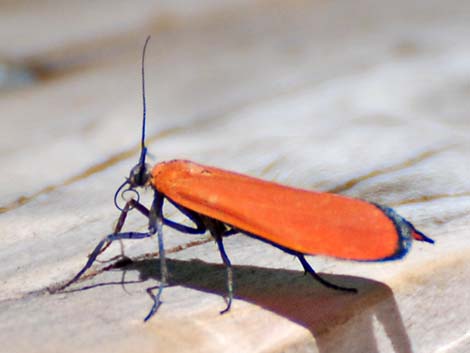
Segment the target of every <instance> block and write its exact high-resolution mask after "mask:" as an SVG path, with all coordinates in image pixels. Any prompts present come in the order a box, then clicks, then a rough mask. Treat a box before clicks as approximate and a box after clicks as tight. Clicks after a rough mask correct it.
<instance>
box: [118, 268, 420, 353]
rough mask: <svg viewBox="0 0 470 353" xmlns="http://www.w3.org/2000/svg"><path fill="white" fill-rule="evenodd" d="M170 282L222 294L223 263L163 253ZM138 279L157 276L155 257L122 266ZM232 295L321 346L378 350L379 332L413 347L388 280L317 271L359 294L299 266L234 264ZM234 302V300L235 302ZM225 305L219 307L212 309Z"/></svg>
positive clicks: (401, 351) (402, 350)
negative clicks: (308, 335) (329, 284)
mask: <svg viewBox="0 0 470 353" xmlns="http://www.w3.org/2000/svg"><path fill="white" fill-rule="evenodd" d="M167 263H168V269H169V273H170V283H169V284H170V285H180V286H185V287H188V288H192V289H197V290H200V291H204V292H208V293H216V294H219V295H221V296H225V295H226V294H227V293H226V287H225V267H224V266H223V265H218V264H210V263H205V262H202V261H199V260H192V261H179V260H172V259H167ZM124 270H137V271H139V273H140V278H141V280H147V279H154V280H159V261H158V260H143V261H138V262H134V263H132V264H130V265H128V266H125V268H124ZM233 270H234V286H235V293H234V294H235V296H234V297H235V299H240V300H244V301H248V302H251V303H253V304H256V305H258V306H261V307H263V308H265V309H267V310H270V311H272V312H274V313H276V314H278V315H281V316H283V317H285V318H287V319H289V320H291V321H293V322H295V323H297V324H300V325H302V326H304V327H305V328H307V329H308V330H310V332H311V333H312V335H313V336H314V337H315V340H316V345H317V347H318V349H319V351H320V352H334V351H348V352H352V353H353V352H361V353H362V352H371V353H375V352H379V347H378V344H377V337H376V334H377V332H382V335H385V336H386V338H387V339H388V340H389V342H390V345H391V346H392V347H393V350H394V351H395V352H397V353H410V352H412V347H411V343H410V339H409V337H408V335H407V332H406V329H405V326H404V323H403V320H402V318H401V315H400V312H399V309H398V306H397V303H396V301H395V298H394V295H393V292H392V290H391V288H390V287H388V286H387V285H385V284H383V283H380V282H377V281H373V280H369V279H365V278H361V277H353V276H341V275H328V274H321V275H322V277H324V278H325V279H327V280H328V281H331V282H333V283H336V284H339V285H342V286H346V287H355V288H357V289H358V290H359V293H358V294H351V293H344V292H340V291H335V290H331V289H328V288H325V287H324V286H322V285H321V284H319V283H318V282H317V281H315V280H313V279H312V278H311V277H310V276H304V275H303V273H302V272H301V271H290V270H283V269H269V268H261V267H255V266H233ZM234 304H235V305H236V302H235V303H234ZM222 309H224V305H223V304H222V302H221V306H220V307H214V310H216V311H220V310H222Z"/></svg>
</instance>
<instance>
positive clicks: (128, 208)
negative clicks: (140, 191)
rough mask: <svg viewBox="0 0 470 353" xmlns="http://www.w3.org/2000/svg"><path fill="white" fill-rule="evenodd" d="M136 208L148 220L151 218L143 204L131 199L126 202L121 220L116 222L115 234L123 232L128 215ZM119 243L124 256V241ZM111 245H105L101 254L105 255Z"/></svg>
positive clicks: (120, 216)
mask: <svg viewBox="0 0 470 353" xmlns="http://www.w3.org/2000/svg"><path fill="white" fill-rule="evenodd" d="M134 208H135V209H136V210H137V211H139V212H140V213H141V214H143V215H144V216H145V217H147V218H148V217H149V210H148V209H147V208H146V207H145V206H144V205H142V204H141V203H139V202H137V201H136V200H134V199H131V200H129V201H128V202H126V205H125V206H124V208H123V209H122V211H121V214H120V215H119V218H118V220H117V222H116V226H115V227H114V232H113V233H114V234H117V233H119V232H120V231H121V229H122V227H123V226H124V223H125V222H126V218H127V214H128V213H129V211H131V210H132V209H134ZM119 242H120V244H121V254H122V255H124V251H123V245H122V241H121V240H120V241H119ZM110 245H111V243H110V242H108V243H107V244H105V246H103V248H102V249H101V250H100V254H101V253H103V252H104V251H105V250H106V249H107V248H108V247H109V246H110ZM98 255H99V254H98Z"/></svg>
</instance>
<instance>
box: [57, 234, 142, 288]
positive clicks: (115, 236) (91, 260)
mask: <svg viewBox="0 0 470 353" xmlns="http://www.w3.org/2000/svg"><path fill="white" fill-rule="evenodd" d="M150 236H151V234H150V233H137V232H126V233H116V234H115V233H113V234H109V235H108V236H106V237H104V238H103V239H102V240H101V241H100V242H99V243H98V245H97V246H96V247H95V249H94V250H93V252H92V253H91V254H90V256H89V257H88V261H87V263H86V264H85V266H83V267H82V269H81V270H80V271H79V272H78V273H77V274H76V275H75V276H74V277H73V278H72V279H71V280H70V281H68V282H67V283H66V284H64V285H63V286H62V287H60V288H58V290H62V289H64V288H66V287H68V286H70V285H71V284H72V283H74V282H76V281H78V279H79V278H80V277H81V276H82V275H83V274H84V273H85V271H86V270H88V269H89V268H90V267H91V266H92V265H93V263H94V262H95V260H96V258H97V257H98V255H99V254H101V252H102V248H103V247H104V246H105V244H110V243H112V242H113V241H115V240H122V239H143V238H148V237H150Z"/></svg>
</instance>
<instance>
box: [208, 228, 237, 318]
mask: <svg viewBox="0 0 470 353" xmlns="http://www.w3.org/2000/svg"><path fill="white" fill-rule="evenodd" d="M213 235H214V234H213ZM215 240H216V242H217V246H218V247H219V252H220V256H221V257H222V261H223V262H224V264H225V269H226V276H227V277H226V286H227V293H228V297H227V307H226V308H225V309H224V310H222V311H221V312H220V313H221V314H225V313H226V312H228V311H229V310H230V307H231V306H232V300H233V272H232V264H231V262H230V259H229V258H228V256H227V253H226V252H225V248H224V243H223V241H222V236H221V235H216V236H215Z"/></svg>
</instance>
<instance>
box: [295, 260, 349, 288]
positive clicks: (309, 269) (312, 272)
mask: <svg viewBox="0 0 470 353" xmlns="http://www.w3.org/2000/svg"><path fill="white" fill-rule="evenodd" d="M296 256H297V258H298V259H299V261H300V263H301V264H302V266H303V268H304V270H305V273H309V274H310V275H311V276H312V277H313V278H314V279H316V280H317V281H318V282H320V283H321V284H323V285H324V286H325V287H328V288H331V289H335V290H340V291H344V292H352V293H357V289H356V288H350V287H342V286H338V285H337V284H334V283H331V282H328V281H327V280H326V279H323V278H322V277H320V276H319V275H318V274H317V273H316V272H315V270H314V269H313V268H312V267H311V266H310V264H309V263H308V262H307V260H305V257H304V255H301V254H296Z"/></svg>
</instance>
